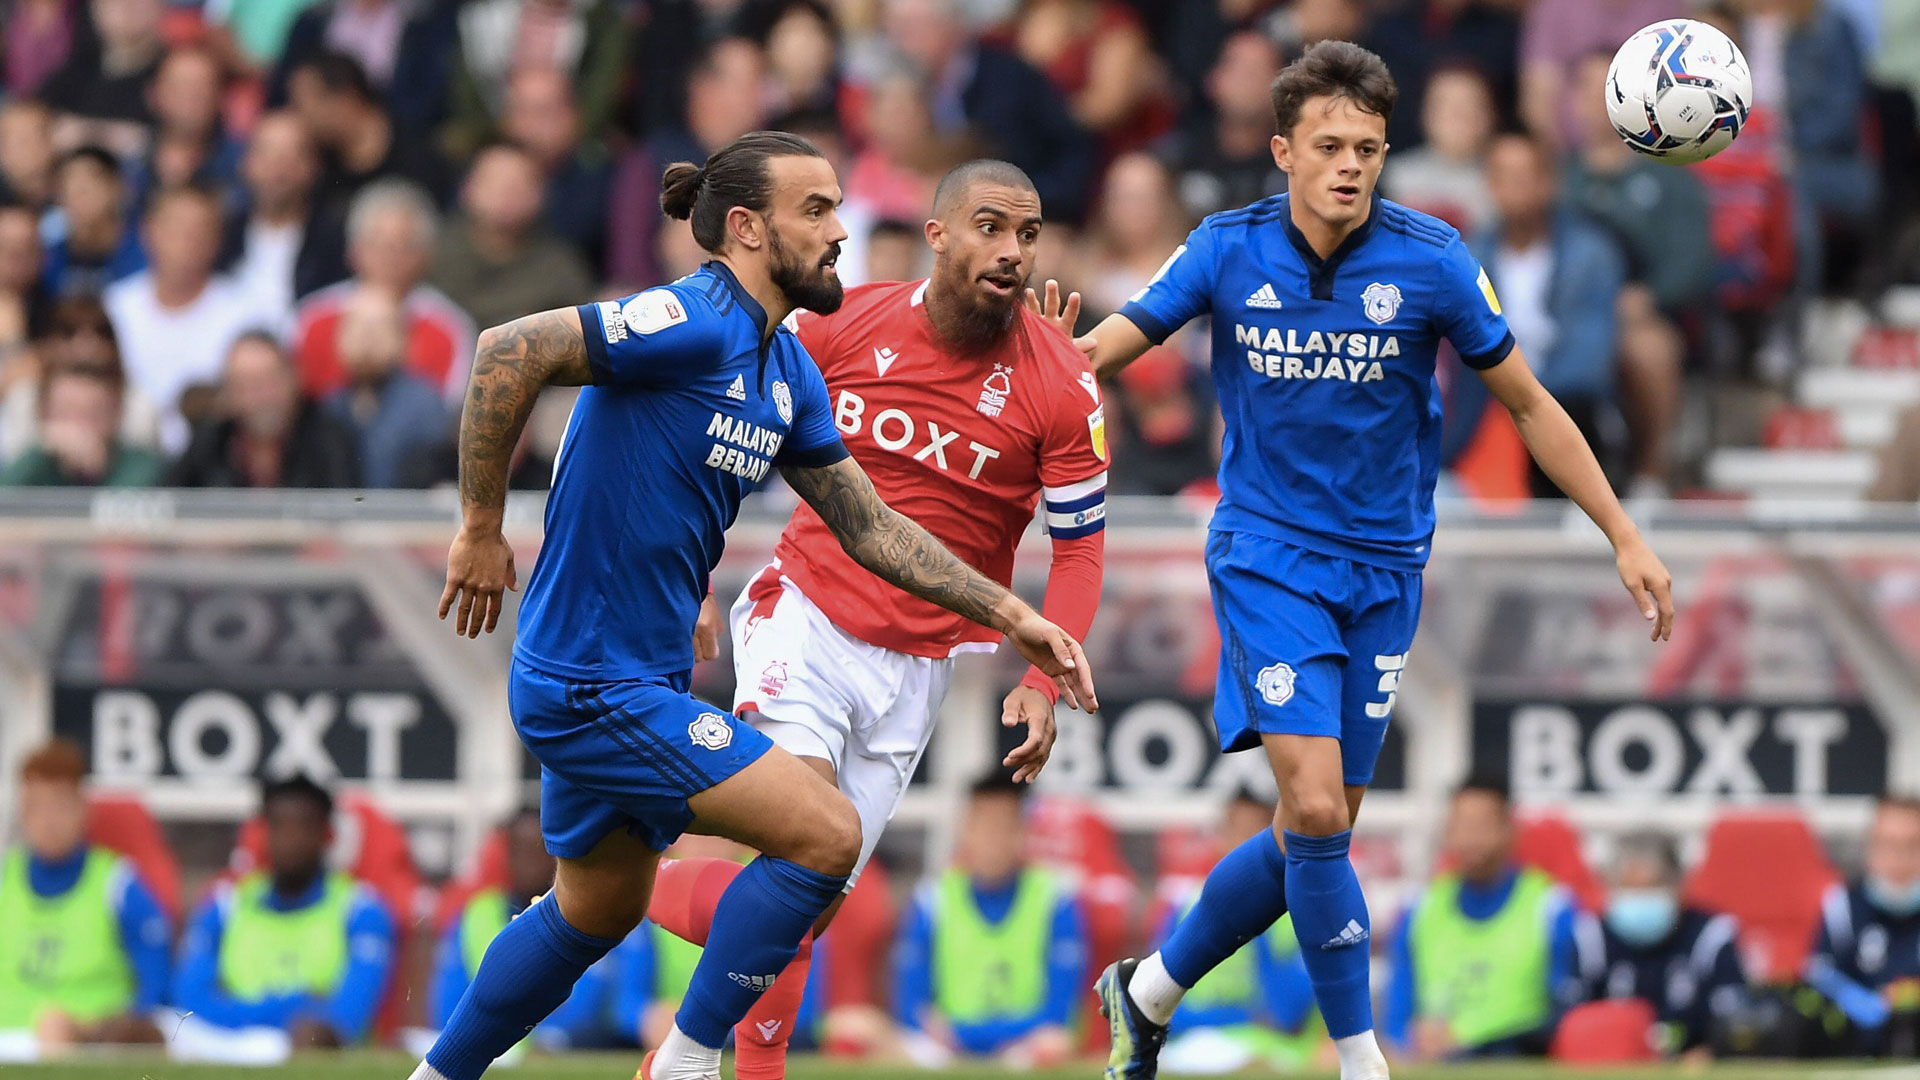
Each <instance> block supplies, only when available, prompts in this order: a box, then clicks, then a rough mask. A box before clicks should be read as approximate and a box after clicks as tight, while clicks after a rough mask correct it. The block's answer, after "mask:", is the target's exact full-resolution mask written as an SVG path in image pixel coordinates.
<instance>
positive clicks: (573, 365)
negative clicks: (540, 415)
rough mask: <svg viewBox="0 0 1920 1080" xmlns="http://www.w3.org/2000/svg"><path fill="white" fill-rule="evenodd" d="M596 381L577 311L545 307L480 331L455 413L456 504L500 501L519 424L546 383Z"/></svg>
mask: <svg viewBox="0 0 1920 1080" xmlns="http://www.w3.org/2000/svg"><path fill="white" fill-rule="evenodd" d="M592 381H593V369H592V367H591V366H590V365H589V364H588V362H587V345H586V339H585V338H584V337H583V336H582V333H581V330H580V313H579V312H577V311H575V310H573V309H572V308H560V309H556V310H554V311H543V312H540V313H539V314H537V315H528V316H527V317H526V318H524V319H516V320H514V321H513V322H510V323H508V324H506V325H505V326H496V327H494V328H492V329H490V330H487V331H485V332H484V333H482V334H481V335H480V344H479V347H478V348H477V349H476V350H475V352H474V357H473V374H472V375H471V376H470V377H469V378H468V379H467V402H466V406H465V407H464V408H463V409H462V410H461V412H460V505H461V506H462V507H464V508H468V509H474V508H496V509H497V508H499V507H501V506H504V505H506V501H507V473H508V470H509V465H510V463H511V460H512V458H513V447H514V444H515V443H518V442H519V441H520V429H521V428H524V427H525V426H526V424H527V417H528V416H529V415H530V414H531V413H532V412H533V403H534V399H536V398H538V397H539V396H540V389H541V388H542V387H544V386H550V385H551V386H583V385H585V384H587V383H589V382H592Z"/></svg>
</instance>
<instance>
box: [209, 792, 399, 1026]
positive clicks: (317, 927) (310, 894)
mask: <svg viewBox="0 0 1920 1080" xmlns="http://www.w3.org/2000/svg"><path fill="white" fill-rule="evenodd" d="M260 815H261V817H262V818H263V819H265V822H266V848H267V858H266V866H265V868H263V869H260V870H255V871H252V872H250V873H247V874H245V875H243V876H241V877H240V878H239V879H238V880H235V881H231V882H225V883H223V884H221V885H219V886H218V887H216V889H215V891H214V895H213V896H211V897H209V898H208V899H207V900H206V901H205V902H204V903H202V904H201V905H200V907H199V908H198V909H197V910H195V912H194V913H193V915H192V917H191V918H190V919H189V921H188V928H187V934H186V938H185V940H184V941H183V942H182V943H181V946H180V966H179V970H178V971H177V973H176V978H175V982H174V995H173V998H174V1004H175V1006H177V1007H178V1008H179V1009H180V1010H181V1011H182V1012H184V1013H186V1014H188V1015H187V1018H186V1020H183V1025H184V1024H185V1023H187V1022H188V1021H191V1022H192V1025H193V1026H194V1027H195V1028H196V1029H200V1030H203V1031H207V1029H211V1030H210V1031H207V1037H211V1038H214V1039H217V1038H219V1037H220V1035H221V1033H222V1032H226V1031H234V1030H235V1029H242V1028H251V1027H275V1028H280V1029H282V1030H284V1031H285V1032H286V1033H287V1034H288V1035H289V1036H290V1037H291V1040H292V1042H293V1044H294V1045H295V1046H300V1047H307V1048H314V1049H327V1048H336V1047H340V1046H344V1045H347V1044H349V1043H354V1042H358V1041H359V1040H360V1039H362V1038H363V1037H365V1035H366V1034H367V1030H368V1028H369V1027H370V1026H371V1025H372V1022H373V1014H374V1010H375V1009H376V1008H377V1007H378V1006H379V1004H380V995H381V991H382V989H383V988H384V987H385V986H386V984H387V976H388V974H389V972H390V971H391V970H392V967H393V959H394V957H393V952H394V941H395V930H394V923H393V916H392V915H390V914H388V912H387V910H386V909H385V908H384V907H382V906H381V904H380V901H379V900H378V898H377V897H376V896H375V894H374V892H373V890H372V889H370V888H368V887H367V886H366V885H364V884H362V883H360V882H358V881H355V880H354V879H353V878H351V877H349V876H348V875H346V874H343V873H338V872H329V871H328V870H327V867H326V857H327V849H328V847H329V846H331V845H332V843H333V796H332V795H330V794H328V792H327V790H326V789H325V788H323V787H321V786H319V785H318V784H315V783H314V782H313V781H312V780H309V779H307V778H306V777H304V776H295V777H292V778H289V779H286V780H277V781H274V782H272V783H270V784H267V785H265V787H264V788H263V789H262V791H261V794H260Z"/></svg>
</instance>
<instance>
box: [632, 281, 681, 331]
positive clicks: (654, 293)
mask: <svg viewBox="0 0 1920 1080" xmlns="http://www.w3.org/2000/svg"><path fill="white" fill-rule="evenodd" d="M620 317H621V319H622V320H623V321H624V322H625V323H626V324H627V328H628V329H630V330H632V331H633V332H634V333H636V334H657V333H659V332H660V331H662V330H665V329H666V328H667V327H669V326H678V325H679V324H681V323H683V322H686V321H687V307H686V305H685V304H684V303H682V302H681V300H680V298H679V297H678V296H675V295H674V294H673V291H672V290H670V289H648V290H647V291H646V292H643V293H641V294H640V295H638V296H636V297H634V298H633V299H631V300H629V301H627V306H625V307H623V308H621V309H620Z"/></svg>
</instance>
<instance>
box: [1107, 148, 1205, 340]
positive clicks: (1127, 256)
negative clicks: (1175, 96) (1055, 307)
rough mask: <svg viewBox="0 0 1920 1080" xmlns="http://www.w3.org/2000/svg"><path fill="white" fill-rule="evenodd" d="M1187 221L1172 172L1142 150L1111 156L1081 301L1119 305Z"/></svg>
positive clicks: (1147, 277)
mask: <svg viewBox="0 0 1920 1080" xmlns="http://www.w3.org/2000/svg"><path fill="white" fill-rule="evenodd" d="M1192 224H1193V222H1192V221H1190V220H1188V218H1187V216H1186V211H1185V210H1183V209H1182V208H1181V206H1180V202H1179V200H1177V199H1176V198H1175V197H1174V190H1173V175H1172V174H1171V173H1170V172H1168V171H1167V166H1166V165H1165V164H1164V163H1162V162H1161V161H1160V159H1159V158H1156V157H1154V156H1153V155H1151V154H1147V153H1144V152H1136V153H1131V154H1126V155H1123V156H1121V157H1120V158H1118V159H1117V160H1115V161H1114V163H1113V166H1112V167H1111V168H1109V169H1108V170H1107V175H1106V177H1105V179H1104V180H1103V181H1102V183H1101V186H1100V203H1099V206H1098V208H1097V210H1096V212H1095V215H1094V224H1093V228H1092V229H1091V230H1090V232H1089V236H1088V238H1087V241H1088V242H1087V245H1086V246H1087V249H1088V255H1087V262H1088V265H1087V267H1086V269H1085V282H1084V284H1082V286H1081V289H1080V291H1081V293H1082V294H1084V296H1085V298H1086V302H1087V306H1088V307H1089V308H1090V309H1091V311H1093V312H1095V313H1102V314H1104V313H1106V312H1113V311H1118V310H1120V306H1121V305H1122V304H1124V303H1126V302H1127V298H1128V297H1130V296H1132V295H1133V294H1134V293H1136V292H1138V291H1139V290H1140V287H1141V286H1142V285H1143V284H1145V283H1146V282H1148V281H1151V280H1153V276H1154V274H1155V273H1156V272H1157V271H1158V270H1159V269H1160V265H1161V264H1162V263H1164V262H1166V261H1167V256H1168V254H1169V253H1170V252H1172V251H1173V249H1174V248H1176V247H1178V246H1180V244H1181V242H1182V241H1184V240H1185V239H1186V235H1187V230H1188V229H1189V228H1190V227H1191V226H1192Z"/></svg>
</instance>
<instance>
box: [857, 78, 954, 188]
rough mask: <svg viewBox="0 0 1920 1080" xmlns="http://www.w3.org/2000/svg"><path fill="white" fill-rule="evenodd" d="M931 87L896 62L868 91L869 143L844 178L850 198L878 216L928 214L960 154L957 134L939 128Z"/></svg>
mask: <svg viewBox="0 0 1920 1080" xmlns="http://www.w3.org/2000/svg"><path fill="white" fill-rule="evenodd" d="M927 97H928V87H927V84H926V82H925V80H923V79H921V78H920V77H919V75H917V74H915V73H914V72H913V71H911V70H908V69H906V68H904V67H896V68H894V69H893V70H891V71H890V72H888V73H887V74H885V75H883V76H881V77H880V78H878V79H875V80H874V82H873V85H872V86H870V87H869V88H868V91H867V146H866V149H865V150H863V151H861V152H860V154H859V155H858V156H856V157H855V158H854V160H853V168H852V169H851V170H850V171H849V172H848V173H847V175H846V178H845V180H844V181H843V183H844V184H845V186H846V198H847V201H848V202H850V203H852V204H853V205H854V206H855V207H856V208H857V209H858V210H859V211H860V212H861V213H863V214H865V215H867V216H869V217H871V218H874V219H876V220H877V219H880V218H899V219H902V220H908V221H911V220H914V219H915V218H919V219H922V220H924V218H925V215H926V213H927V212H928V208H929V207H931V206H932V205H933V189H934V187H935V186H936V185H937V184H939V182H940V177H941V176H943V175H945V174H946V171H947V169H948V168H949V167H950V166H952V165H955V164H958V163H959V162H958V160H957V158H956V157H955V149H956V148H954V147H953V146H952V145H951V143H952V140H944V139H940V138H938V137H936V136H935V135H934V133H933V113H932V112H931V111H930V109H929V107H928V104H927Z"/></svg>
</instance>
